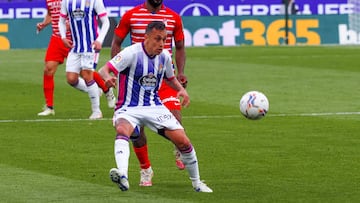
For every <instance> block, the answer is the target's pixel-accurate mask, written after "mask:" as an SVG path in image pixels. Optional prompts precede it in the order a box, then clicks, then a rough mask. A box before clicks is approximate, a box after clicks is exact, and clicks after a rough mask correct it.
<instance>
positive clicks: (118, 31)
mask: <svg viewBox="0 0 360 203" xmlns="http://www.w3.org/2000/svg"><path fill="white" fill-rule="evenodd" d="M131 13H132V12H131V11H127V12H126V13H125V14H124V15H123V17H121V19H120V21H119V24H118V25H117V26H116V28H115V30H114V34H115V35H116V36H118V37H119V38H121V39H125V37H126V35H127V34H128V33H129V32H130V17H131Z"/></svg>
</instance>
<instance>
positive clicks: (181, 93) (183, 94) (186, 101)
mask: <svg viewBox="0 0 360 203" xmlns="http://www.w3.org/2000/svg"><path fill="white" fill-rule="evenodd" d="M165 82H166V83H167V84H168V85H170V87H172V88H173V89H175V90H177V91H178V93H177V97H178V98H182V100H181V105H182V106H184V107H188V106H189V105H190V97H189V94H188V93H187V91H186V90H185V88H184V87H183V86H182V85H181V84H180V82H179V81H178V80H177V79H176V78H172V79H171V80H165Z"/></svg>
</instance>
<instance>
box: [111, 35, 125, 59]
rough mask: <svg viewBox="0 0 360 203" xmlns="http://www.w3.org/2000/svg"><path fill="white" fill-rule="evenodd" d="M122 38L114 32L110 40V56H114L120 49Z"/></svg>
mask: <svg viewBox="0 0 360 203" xmlns="http://www.w3.org/2000/svg"><path fill="white" fill-rule="evenodd" d="M123 41H124V39H122V38H120V37H119V36H117V35H116V34H115V35H114V37H113V40H112V42H111V58H113V57H114V56H116V54H118V53H119V52H120V51H121V44H122V43H123Z"/></svg>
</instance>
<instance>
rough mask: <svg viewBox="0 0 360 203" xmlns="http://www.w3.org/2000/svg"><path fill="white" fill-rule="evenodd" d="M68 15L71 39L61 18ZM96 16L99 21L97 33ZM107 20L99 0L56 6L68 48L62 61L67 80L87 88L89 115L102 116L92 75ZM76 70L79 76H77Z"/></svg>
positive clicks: (71, 0)
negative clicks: (89, 104)
mask: <svg viewBox="0 0 360 203" xmlns="http://www.w3.org/2000/svg"><path fill="white" fill-rule="evenodd" d="M67 17H69V23H70V30H71V35H72V40H73V41H71V40H69V39H67V38H66V35H65V33H66V32H65V31H66V27H65V19H66V18H67ZM97 17H99V18H100V20H101V22H102V26H101V29H100V31H99V33H98V25H97ZM109 27H110V22H109V18H108V17H107V13H106V9H105V6H104V3H103V1H102V0H63V1H62V4H61V10H60V20H59V30H60V35H61V38H62V41H63V42H64V44H65V46H66V47H70V48H72V49H71V51H70V53H69V56H68V58H67V61H66V79H67V82H68V83H69V84H70V85H71V86H73V87H75V88H76V89H79V90H81V91H84V92H87V93H88V95H89V98H90V102H91V109H92V114H91V115H90V117H89V118H90V119H100V118H102V112H101V110H100V99H99V97H100V95H99V90H98V85H97V84H96V82H95V80H94V77H93V71H94V70H93V67H94V62H95V58H96V57H97V56H96V54H97V53H96V52H98V51H100V50H101V48H102V43H103V41H104V38H105V36H106V34H107V31H108V30H109ZM79 74H80V75H81V77H82V78H83V79H82V78H79Z"/></svg>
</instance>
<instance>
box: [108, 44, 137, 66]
mask: <svg viewBox="0 0 360 203" xmlns="http://www.w3.org/2000/svg"><path fill="white" fill-rule="evenodd" d="M134 56H135V54H133V52H132V51H131V50H130V49H129V48H125V49H124V50H122V51H121V52H119V53H118V54H117V55H116V56H114V57H113V58H112V59H111V60H110V61H109V62H108V66H109V67H111V68H112V69H116V70H117V72H121V71H123V70H125V69H126V68H128V67H130V65H131V62H132V60H133V57H134Z"/></svg>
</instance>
